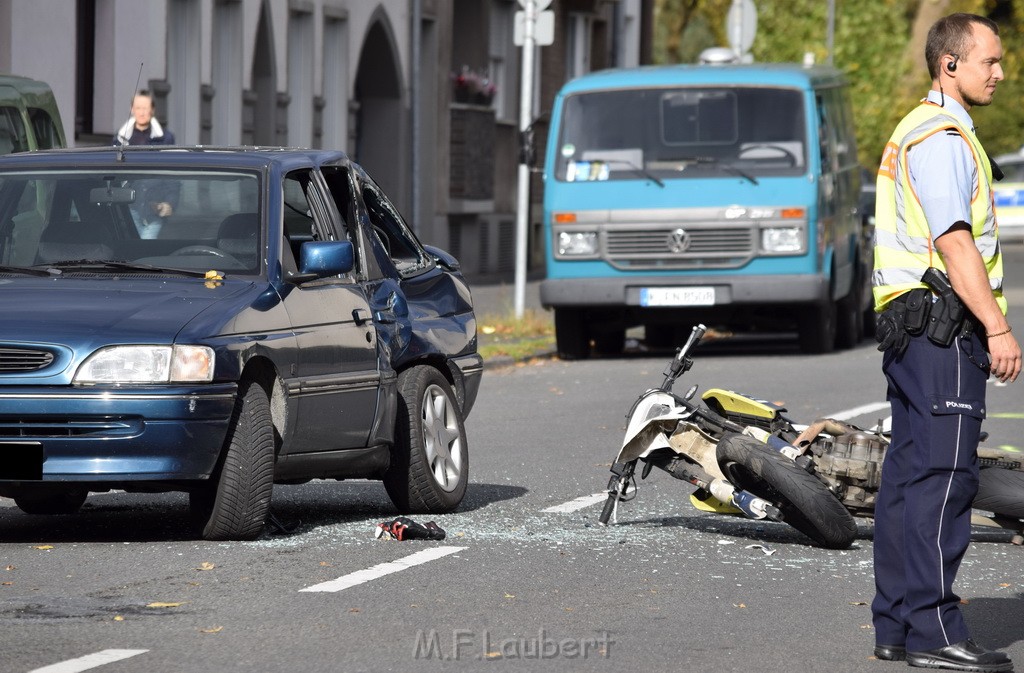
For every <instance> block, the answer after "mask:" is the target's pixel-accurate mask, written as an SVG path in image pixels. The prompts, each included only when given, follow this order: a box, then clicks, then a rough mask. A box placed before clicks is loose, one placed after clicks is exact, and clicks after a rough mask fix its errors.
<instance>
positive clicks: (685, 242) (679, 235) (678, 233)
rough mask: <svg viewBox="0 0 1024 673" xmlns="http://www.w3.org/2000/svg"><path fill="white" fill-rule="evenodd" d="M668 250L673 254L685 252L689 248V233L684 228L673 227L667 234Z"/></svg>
mask: <svg viewBox="0 0 1024 673" xmlns="http://www.w3.org/2000/svg"><path fill="white" fill-rule="evenodd" d="M667 243H668V251H669V252H671V253H674V254H677V255H678V254H679V253H681V252H686V251H687V250H689V248H690V235H689V234H688V233H686V230H685V229H674V230H673V231H672V233H670V234H669V235H668V241H667Z"/></svg>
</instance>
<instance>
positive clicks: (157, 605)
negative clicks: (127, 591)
mask: <svg viewBox="0 0 1024 673" xmlns="http://www.w3.org/2000/svg"><path fill="white" fill-rule="evenodd" d="M179 605H184V603H163V602H160V601H157V602H156V603H148V604H146V607H147V608H176V607H178V606H179Z"/></svg>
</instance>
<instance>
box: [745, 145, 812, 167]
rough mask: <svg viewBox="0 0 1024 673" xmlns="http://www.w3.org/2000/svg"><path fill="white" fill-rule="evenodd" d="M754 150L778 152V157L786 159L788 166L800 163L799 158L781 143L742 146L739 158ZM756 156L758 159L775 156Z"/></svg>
mask: <svg viewBox="0 0 1024 673" xmlns="http://www.w3.org/2000/svg"><path fill="white" fill-rule="evenodd" d="M754 150H772V151H775V152H778V153H779V155H780V156H779V157H778V158H780V159H785V160H786V161H788V162H789V165H790V166H796V165H798V164H799V163H800V160H799V159H798V158H797V156H796V155H795V154H793V153H792V152H791V151H789V150H788V149H786V148H785V147H783V146H781V145H773V144H771V143H758V144H756V145H750V146H749V147H744V148H743V149H742V150H741V151H740V156H739V158H740V159H742V158H743V155H745V154H747V153H748V152H752V151H754ZM750 158H753V157H750ZM757 158H758V159H762V158H764V159H774V158H775V157H757Z"/></svg>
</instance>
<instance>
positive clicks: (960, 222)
mask: <svg viewBox="0 0 1024 673" xmlns="http://www.w3.org/2000/svg"><path fill="white" fill-rule="evenodd" d="M1002 58H1003V49H1002V44H1001V42H1000V39H999V28H998V26H997V25H996V24H995V23H994V22H992V21H991V20H989V19H987V18H985V17H981V16H977V15H973V14H962V13H960V14H951V15H949V16H946V17H944V18H942V19H939V20H938V21H937V22H936V23H935V25H933V26H932V28H931V30H930V31H929V33H928V38H927V41H926V45H925V60H926V61H927V64H928V72H929V74H930V75H931V77H932V88H931V91H929V92H928V96H927V98H926V99H925V100H924V101H922V102H921V104H920V105H918V106H917V107H916V108H915V109H914V110H912V111H911V112H910V113H909V114H908V115H907V116H906V117H904V118H903V120H902V121H901V122H900V123H899V125H898V126H897V127H896V130H895V131H894V132H893V134H892V137H891V138H890V140H889V142H888V144H887V145H886V147H885V150H884V152H883V156H882V163H881V166H880V167H879V170H878V181H877V197H876V205H875V226H876V239H875V271H874V276H873V281H874V286H875V287H874V295H875V310H876V311H877V312H879V313H880V315H879V317H878V335H877V337H878V340H879V342H880V345H879V350H881V351H883V352H884V356H883V358H882V371H883V372H884V373H885V377H886V380H887V382H888V393H887V397H888V399H889V402H890V403H891V405H892V442H891V444H890V447H889V449H888V451H887V453H886V457H885V463H884V465H883V468H882V484H881V488H880V489H879V493H878V501H877V503H876V505H875V535H874V562H875V588H876V593H875V598H874V601H873V602H872V604H871V611H872V615H873V619H874V627H875V643H876V645H875V656H876V657H877V658H879V659H883V660H887V661H902V660H904V659H905V660H906V661H907V663H908V664H909V665H910V666H915V667H923V668H940V669H948V670H957V671H982V672H987V671H993V672H994V671H1010V670H1012V669H1013V663H1012V662H1011V661H1010V659H1009V658H1008V657H1007V656H1006V655H1005V654H1003V653H1002V652H995V651H990V650H986V649H985V648H983V647H981V646H979V645H978V644H977V643H975V642H974V641H973V640H972V639H971V638H970V634H969V632H968V628H967V624H966V623H965V621H964V617H963V614H962V613H961V611H960V598H959V597H958V596H957V595H956V594H955V593H954V591H953V583H954V580H955V578H956V574H957V571H958V570H959V568H960V562H961V561H962V560H963V558H964V555H965V553H966V552H967V547H968V545H969V543H970V538H971V502H972V501H973V500H974V497H975V495H976V494H977V491H978V479H979V467H978V453H977V448H978V442H979V439H980V435H981V423H982V420H983V419H984V417H985V388H986V380H987V379H988V378H989V376H990V375H992V376H994V377H995V378H996V379H998V380H999V381H1001V382H1004V383H1005V382H1009V381H1014V380H1016V379H1017V376H1018V375H1019V374H1020V369H1021V350H1020V345H1019V344H1018V343H1017V340H1016V339H1015V338H1014V336H1013V334H1012V332H1011V327H1010V324H1009V323H1008V322H1007V320H1006V300H1005V299H1004V298H1003V293H1002V281H1003V278H1002V276H1003V265H1002V256H1001V254H1000V246H999V238H998V228H997V226H996V213H995V209H994V205H993V199H992V191H991V190H992V180H993V177H996V178H998V177H999V176H1000V175H1001V174H1000V172H999V170H998V167H996V166H994V164H992V163H991V162H990V160H989V158H988V155H987V154H986V152H985V149H984V148H983V147H982V146H981V143H980V142H979V141H978V138H977V137H976V136H975V133H974V123H973V122H972V120H971V117H970V114H969V112H970V110H971V108H972V107H974V106H976V105H988V104H990V103H991V102H992V99H993V95H994V93H995V90H996V85H997V84H998V83H999V82H1000V81H1001V80H1002V79H1003V69H1002V66H1001V65H1000V61H1001V60H1002ZM946 276H948V281H947V280H946ZM950 287H951V289H950ZM936 288H939V289H938V290H936ZM933 290H936V291H935V292H934V293H933ZM960 311H962V313H960Z"/></svg>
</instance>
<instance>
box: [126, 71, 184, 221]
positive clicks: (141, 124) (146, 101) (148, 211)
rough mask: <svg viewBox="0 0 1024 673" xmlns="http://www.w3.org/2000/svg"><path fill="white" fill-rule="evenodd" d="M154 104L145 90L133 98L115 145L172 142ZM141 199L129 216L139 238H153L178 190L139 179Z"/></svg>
mask: <svg viewBox="0 0 1024 673" xmlns="http://www.w3.org/2000/svg"><path fill="white" fill-rule="evenodd" d="M155 112H156V104H155V103H154V102H153V95H152V94H150V93H149V92H148V91H139V92H138V93H136V94H135V96H134V98H132V116H131V118H130V119H129V120H128V121H126V122H125V123H124V125H123V126H122V127H121V129H120V130H119V131H118V132H117V136H116V137H115V138H114V144H115V145H173V144H174V134H173V133H171V131H170V130H168V129H165V128H163V126H161V125H160V122H159V121H157V118H156V116H155V114H154V113H155ZM137 186H138V187H139V198H140V203H139V204H138V207H137V208H133V209H132V218H133V219H134V220H135V227H136V229H138V232H139V237H140V238H156V237H157V235H158V234H159V233H160V229H161V228H162V227H163V223H164V221H165V220H166V218H168V217H170V216H171V215H172V214H174V206H175V204H176V203H177V201H178V198H177V196H178V195H177V190H176V189H174V188H173V186H172V185H169V184H166V183H164V182H162V181H149V180H147V181H141V182H140V183H139V184H138V185H137Z"/></svg>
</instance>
